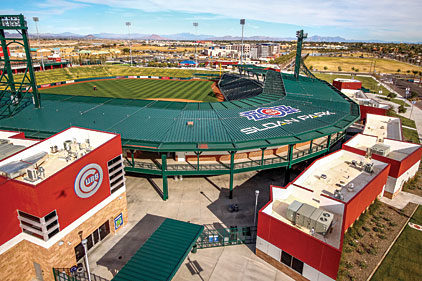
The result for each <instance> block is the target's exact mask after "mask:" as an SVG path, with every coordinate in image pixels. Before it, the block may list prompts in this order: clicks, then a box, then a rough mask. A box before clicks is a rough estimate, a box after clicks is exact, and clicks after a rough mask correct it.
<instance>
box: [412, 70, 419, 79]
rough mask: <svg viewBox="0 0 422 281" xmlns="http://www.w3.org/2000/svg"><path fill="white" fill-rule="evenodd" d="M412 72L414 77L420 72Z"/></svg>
mask: <svg viewBox="0 0 422 281" xmlns="http://www.w3.org/2000/svg"><path fill="white" fill-rule="evenodd" d="M412 73H413V77H415V78H416V74H418V71H417V70H412Z"/></svg>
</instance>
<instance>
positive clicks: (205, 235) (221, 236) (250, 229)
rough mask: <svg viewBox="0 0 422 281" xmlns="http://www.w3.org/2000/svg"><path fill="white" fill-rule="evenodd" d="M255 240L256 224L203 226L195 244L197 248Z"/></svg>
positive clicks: (245, 242)
mask: <svg viewBox="0 0 422 281" xmlns="http://www.w3.org/2000/svg"><path fill="white" fill-rule="evenodd" d="M255 242H256V226H243V227H230V228H212V229H209V228H205V229H204V231H203V232H202V234H201V235H200V236H199V238H198V240H197V242H196V246H197V247H198V248H199V249H203V248H212V247H223V246H230V245H238V244H253V243H255Z"/></svg>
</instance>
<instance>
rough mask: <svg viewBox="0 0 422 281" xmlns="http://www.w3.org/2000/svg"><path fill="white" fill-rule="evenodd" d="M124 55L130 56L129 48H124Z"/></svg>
mask: <svg viewBox="0 0 422 281" xmlns="http://www.w3.org/2000/svg"><path fill="white" fill-rule="evenodd" d="M122 51H123V54H129V52H130V49H129V48H123V50H122Z"/></svg>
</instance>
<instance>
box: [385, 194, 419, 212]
mask: <svg viewBox="0 0 422 281" xmlns="http://www.w3.org/2000/svg"><path fill="white" fill-rule="evenodd" d="M380 200H381V202H383V203H385V204H388V205H390V206H393V207H394V208H397V209H403V208H404V207H406V205H407V204H408V203H415V204H419V205H422V197H420V196H418V195H415V194H412V193H409V192H404V191H400V192H399V194H397V195H396V197H394V198H393V199H388V198H387V197H382V198H381V199H380Z"/></svg>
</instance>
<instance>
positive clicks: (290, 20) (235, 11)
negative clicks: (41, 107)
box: [0, 0, 422, 42]
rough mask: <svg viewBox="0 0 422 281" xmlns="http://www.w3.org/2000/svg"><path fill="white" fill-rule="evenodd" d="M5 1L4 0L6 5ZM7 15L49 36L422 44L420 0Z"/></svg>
mask: <svg viewBox="0 0 422 281" xmlns="http://www.w3.org/2000/svg"><path fill="white" fill-rule="evenodd" d="M3 1H4V0H3ZM0 13H1V14H15V13H23V14H24V15H25V16H26V17H27V18H28V25H29V28H30V32H34V31H35V26H34V23H33V21H32V17H33V16H38V17H39V18H40V22H39V29H40V32H41V33H61V32H74V33H79V34H93V33H127V27H126V26H125V25H124V23H125V22H126V21H131V22H132V27H131V32H132V33H142V34H174V33H182V32H190V33H194V29H193V27H192V22H194V21H196V22H198V23H199V28H198V33H199V34H208V35H216V36H224V35H232V36H239V35H240V30H241V29H240V25H239V19H240V18H245V19H246V26H245V36H255V35H263V36H274V37H294V36H295V31H296V30H298V29H299V28H303V29H305V32H308V33H309V35H310V36H312V35H320V36H341V37H344V38H347V39H360V40H385V41H410V42H422V17H421V16H420V15H421V13H422V1H420V0H416V1H415V0H400V1H398V0H354V1H350V0H349V1H344V0H337V1H335V0H325V1H322V0H300V1H292V0H290V1H285V0H242V1H239V0H213V1H202V0H142V1H140V0H6V3H4V2H2V4H1V8H0Z"/></svg>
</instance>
